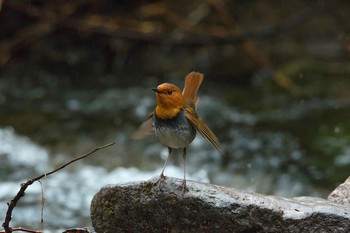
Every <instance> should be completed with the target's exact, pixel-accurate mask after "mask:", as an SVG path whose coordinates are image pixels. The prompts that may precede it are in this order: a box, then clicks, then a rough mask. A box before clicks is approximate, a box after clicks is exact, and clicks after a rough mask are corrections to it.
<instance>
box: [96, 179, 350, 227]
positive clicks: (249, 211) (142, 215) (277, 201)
mask: <svg viewBox="0 0 350 233" xmlns="http://www.w3.org/2000/svg"><path fill="white" fill-rule="evenodd" d="M155 181H156V180H155V179H152V180H149V181H146V182H132V183H126V184H118V185H108V186H105V187H103V188H102V189H101V190H100V191H99V192H98V193H97V194H96V195H95V196H94V198H93V200H92V204H91V219H92V225H93V227H94V228H95V230H96V232H98V233H115V232H350V206H346V205H341V204H338V203H334V202H331V201H327V200H324V199H321V198H312V197H298V198H291V199H289V198H282V197H276V196H265V195H261V194H257V193H251V192H246V191H241V190H237V189H234V188H226V187H221V186H216V185H212V184H204V183H198V182H192V181H188V182H187V187H188V189H189V191H188V192H186V193H185V194H183V195H181V189H179V188H178V187H179V185H180V184H181V182H182V180H180V179H176V178H171V177H167V178H166V180H165V181H164V182H163V183H161V186H160V188H158V187H157V186H153V183H154V182H155Z"/></svg>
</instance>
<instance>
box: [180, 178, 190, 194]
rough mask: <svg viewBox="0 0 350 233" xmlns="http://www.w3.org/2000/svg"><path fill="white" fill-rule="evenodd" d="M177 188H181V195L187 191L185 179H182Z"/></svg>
mask: <svg viewBox="0 0 350 233" xmlns="http://www.w3.org/2000/svg"><path fill="white" fill-rule="evenodd" d="M178 188H179V189H181V195H183V194H185V192H187V191H188V188H187V186H186V180H183V181H182V183H181V185H180V186H179V187H178Z"/></svg>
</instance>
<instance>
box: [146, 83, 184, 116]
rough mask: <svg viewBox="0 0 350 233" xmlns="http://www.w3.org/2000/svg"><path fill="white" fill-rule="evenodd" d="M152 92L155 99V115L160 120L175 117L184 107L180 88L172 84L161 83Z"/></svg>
mask: <svg viewBox="0 0 350 233" xmlns="http://www.w3.org/2000/svg"><path fill="white" fill-rule="evenodd" d="M152 90H153V91H155V92H156V98H157V107H156V111H155V113H156V115H157V117H159V118H161V119H171V118H173V117H175V116H176V115H177V114H178V113H179V112H180V110H181V109H182V108H184V107H185V106H186V102H185V99H184V97H183V95H182V93H181V90H180V88H178V87H177V86H176V85H174V84H171V83H162V84H160V85H159V86H158V87H157V88H153V89H152Z"/></svg>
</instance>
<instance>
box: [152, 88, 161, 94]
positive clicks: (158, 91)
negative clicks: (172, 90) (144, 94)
mask: <svg viewBox="0 0 350 233" xmlns="http://www.w3.org/2000/svg"><path fill="white" fill-rule="evenodd" d="M152 90H153V91H155V92H157V93H160V90H159V89H158V88H152Z"/></svg>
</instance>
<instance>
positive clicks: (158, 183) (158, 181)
mask: <svg viewBox="0 0 350 233" xmlns="http://www.w3.org/2000/svg"><path fill="white" fill-rule="evenodd" d="M172 151H173V148H171V147H168V157H167V158H166V160H165V163H164V166H163V169H162V172H161V173H160V176H159V178H158V180H157V181H156V182H154V184H153V185H158V187H159V185H160V183H161V182H162V181H164V180H165V176H164V170H165V167H166V165H167V163H168V160H169V158H170V155H171V152H172Z"/></svg>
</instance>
